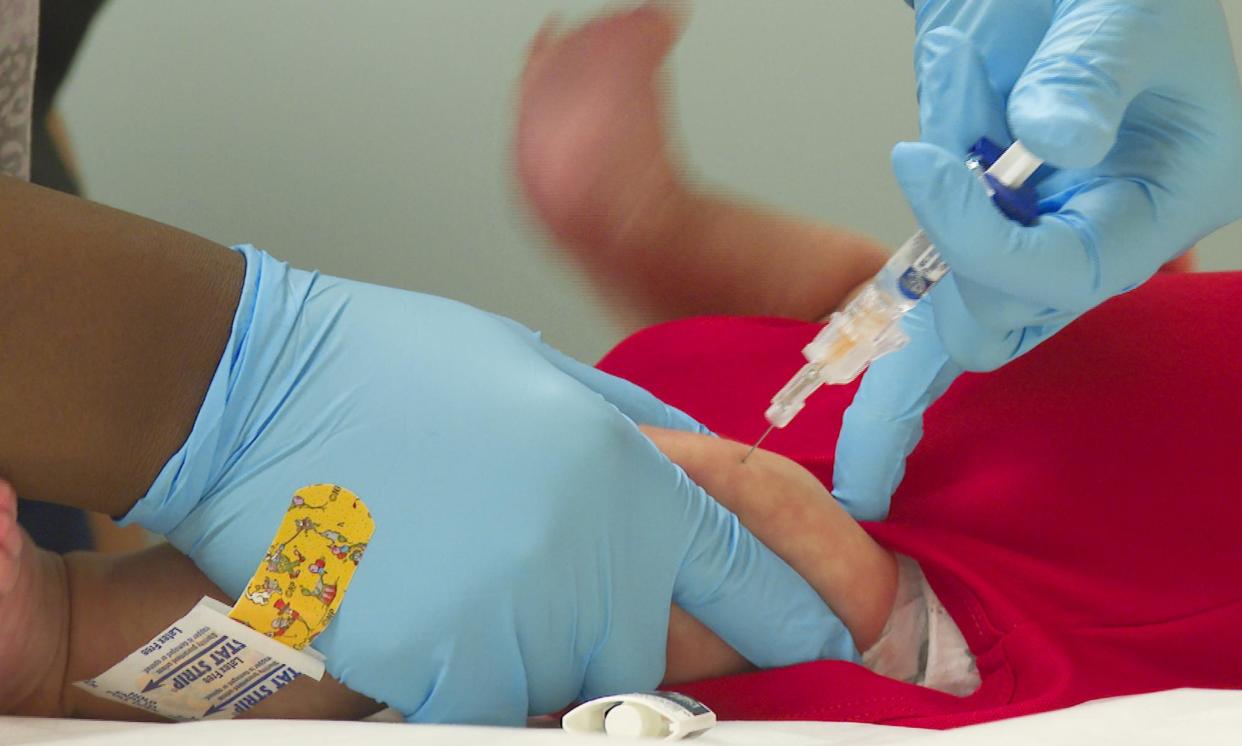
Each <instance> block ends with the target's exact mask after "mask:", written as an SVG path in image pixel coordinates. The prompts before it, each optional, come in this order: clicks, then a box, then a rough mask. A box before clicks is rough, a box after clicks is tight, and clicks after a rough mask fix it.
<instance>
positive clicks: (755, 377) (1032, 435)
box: [600, 273, 1242, 728]
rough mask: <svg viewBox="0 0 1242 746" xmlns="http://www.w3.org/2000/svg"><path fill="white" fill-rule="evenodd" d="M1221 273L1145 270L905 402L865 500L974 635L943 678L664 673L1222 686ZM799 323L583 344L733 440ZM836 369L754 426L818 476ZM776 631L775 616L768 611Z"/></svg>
mask: <svg viewBox="0 0 1242 746" xmlns="http://www.w3.org/2000/svg"><path fill="white" fill-rule="evenodd" d="M1239 299H1242V273H1229V274H1199V275H1164V276H1158V277H1156V278H1155V279H1154V280H1152V281H1151V282H1150V283H1148V284H1147V285H1145V286H1143V287H1142V288H1140V289H1139V290H1136V291H1134V292H1132V293H1129V294H1127V295H1125V296H1122V297H1120V298H1116V299H1114V300H1112V301H1110V302H1109V303H1107V304H1105V305H1104V306H1102V307H1100V308H1098V309H1096V310H1094V311H1092V312H1091V313H1088V314H1087V315H1086V316H1085V317H1084V318H1082V319H1081V320H1080V321H1078V322H1076V323H1075V324H1072V325H1071V326H1070V327H1069V328H1068V329H1066V330H1065V331H1063V332H1062V333H1061V334H1059V335H1058V336H1057V337H1055V338H1054V339H1052V340H1051V341H1049V342H1047V343H1046V344H1044V345H1043V346H1041V347H1039V348H1038V349H1036V350H1035V351H1033V352H1032V353H1031V354H1029V355H1027V356H1026V357H1024V358H1022V359H1020V360H1018V361H1016V362H1014V363H1012V364H1011V365H1009V366H1007V367H1006V368H1004V369H1002V370H1000V371H998V372H995V373H991V374H988V375H966V376H964V377H962V378H961V379H960V380H959V381H958V382H957V383H956V384H955V385H954V386H953V387H952V388H951V389H950V390H949V392H948V394H946V395H945V396H944V398H943V399H942V400H941V401H940V402H939V403H937V404H936V405H935V406H933V407H932V409H931V410H930V411H929V412H928V414H927V419H926V435H925V436H924V438H923V441H922V443H921V444H920V445H919V447H918V448H917V449H916V450H915V452H914V454H913V456H912V457H911V458H910V461H909V467H908V471H907V474H906V478H905V481H904V482H903V483H902V485H901V487H900V489H899V490H898V491H897V494H896V496H895V497H894V500H893V506H892V512H891V515H890V518H889V520H888V521H886V522H884V523H875V524H869V525H867V530H868V531H870V532H871V534H872V535H873V536H875V538H876V539H877V540H879V541H880V542H881V543H883V544H884V545H886V546H888V547H890V548H892V549H894V550H897V551H900V552H903V553H905V554H908V555H910V556H912V557H914V558H916V559H917V560H919V562H920V563H921V564H922V566H923V569H924V571H925V572H926V574H927V577H928V580H929V582H930V583H931V585H932V587H933V588H934V589H935V591H936V592H937V594H939V596H940V598H941V600H942V601H943V602H944V604H945V606H946V607H947V609H948V610H949V612H950V613H951V614H952V615H953V618H954V619H955V620H956V621H957V623H958V625H959V627H960V628H961V630H962V633H963V634H964V635H965V637H966V640H967V642H968V643H969V644H970V648H971V650H972V651H974V653H975V655H976V656H977V657H978V664H979V671H980V674H981V676H982V679H983V684H982V686H981V687H980V689H979V690H978V691H977V692H976V693H975V694H973V695H971V696H969V697H965V698H957V697H953V696H950V695H947V694H942V693H939V692H935V691H931V690H928V689H923V688H920V687H915V686H911V685H907V684H902V683H899V682H897V681H893V680H889V679H885V678H882V677H880V676H877V675H875V674H872V673H871V672H869V671H867V670H865V669H863V668H861V667H859V666H855V665H852V664H848V663H843V662H839V661H819V662H815V663H807V664H804V665H800V666H794V667H791V668H786V669H780V670H770V671H763V672H760V673H755V674H748V675H742V676H733V677H729V678H724V679H718V680H714V681H708V682H703V683H700V684H696V685H693V686H688V687H683V690H684V691H686V692H687V693H688V694H691V695H693V696H696V697H699V698H700V699H702V700H703V701H704V702H706V703H707V704H709V705H710V706H711V707H713V708H714V709H715V710H716V711H717V713H718V714H719V715H720V716H721V717H724V718H733V719H775V720H780V719H798V720H857V721H867V722H874V723H888V724H894V725H909V726H922V727H931V728H947V727H953V726H958V725H965V724H968V723H976V722H981V721H986V720H994V719H998V718H1003V717H1012V716H1015V715H1024V714H1029V713H1034V712H1042V711H1045V710H1051V709H1055V708H1060V707H1066V706H1069V705H1073V704H1076V703H1078V702H1083V701H1085V700H1089V699H1095V698H1099V697H1107V696H1114V695H1122V694H1133V693H1140V692H1147V691H1153V690H1159V689H1168V688H1174V687H1183V686H1195V687H1219V688H1242V488H1239V486H1238V478H1237V470H1238V467H1239V466H1242V434H1240V432H1242V319H1240V318H1238V310H1239V309H1240V308H1242V303H1239ZM814 333H815V326H813V325H811V324H805V323H800V322H790V321H780V320H770V319H769V320H764V319H732V318H706V319H693V320H687V321H679V322H674V323H670V324H665V325H662V326H658V327H654V328H651V329H647V330H645V331H642V332H639V333H638V334H635V335H634V336H633V337H630V338H629V339H628V340H626V341H624V342H623V343H622V344H620V345H619V346H618V347H617V348H616V349H615V350H613V351H612V352H611V353H609V354H608V355H607V356H606V357H605V358H604V360H603V361H601V363H600V367H601V368H603V369H605V370H608V371H610V372H612V373H615V374H618V375H620V376H623V377H625V378H628V379H630V380H633V381H635V382H637V383H639V384H641V385H643V386H645V387H646V388H648V389H649V390H650V391H652V392H653V393H655V394H656V395H657V396H659V397H661V398H662V399H664V400H665V401H667V402H669V403H671V404H674V405H676V406H678V407H680V408H682V409H684V410H685V411H687V412H689V413H690V414H692V415H694V416H696V417H698V418H699V419H700V420H701V421H702V422H703V423H704V424H706V425H708V426H709V427H711V428H712V429H713V430H715V431H716V432H717V433H719V434H721V435H723V436H726V437H730V438H735V439H737V440H741V441H748V442H749V441H753V440H754V439H755V438H756V437H757V436H758V435H759V433H760V432H761V431H762V430H763V428H764V427H765V425H766V423H765V422H764V421H763V419H762V412H763V410H764V408H765V407H766V406H767V403H768V398H769V397H770V396H771V395H772V394H773V393H774V392H775V391H776V390H777V388H779V387H780V385H781V384H783V383H784V382H785V380H786V379H787V378H788V377H789V376H790V375H791V374H792V373H793V371H794V370H795V369H796V368H797V367H798V366H799V364H800V363H801V362H802V361H801V355H800V353H799V350H800V349H801V347H802V345H803V344H804V343H805V342H806V341H807V340H808V339H810V338H811V337H812V336H813V335H814ZM853 394H854V387H853V386H844V387H834V388H831V389H825V390H821V391H820V392H819V393H818V394H816V395H815V396H814V397H812V399H811V402H810V403H809V404H808V406H807V409H806V411H804V412H803V413H802V414H801V415H800V416H799V418H798V419H797V420H796V421H795V422H794V423H793V425H791V426H790V427H788V428H787V429H785V430H778V431H775V432H774V433H773V434H772V435H771V436H770V437H769V438H768V440H767V441H766V442H765V447H768V448H771V449H773V450H775V451H779V452H781V453H784V454H786V455H788V456H790V457H792V458H794V459H796V460H797V461H799V462H800V463H802V464H803V465H804V466H806V467H808V468H809V469H811V470H812V471H813V472H814V473H815V474H816V475H817V476H818V477H819V478H820V479H821V480H822V481H823V482H824V483H825V484H830V483H831V475H832V460H833V448H834V445H835V443H836V438H837V431H838V428H839V427H840V421H841V413H842V411H843V410H844V408H845V407H846V405H847V404H848V403H849V401H850V399H851V397H852V396H853ZM773 634H780V630H773Z"/></svg>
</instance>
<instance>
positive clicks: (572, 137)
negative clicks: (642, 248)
mask: <svg viewBox="0 0 1242 746" xmlns="http://www.w3.org/2000/svg"><path fill="white" fill-rule="evenodd" d="M681 22H682V17H681V14H679V13H678V12H677V11H676V10H675V9H674V8H673V7H672V6H671V5H670V4H669V3H667V2H663V3H647V4H645V5H640V6H638V7H636V8H632V9H629V10H622V11H619V12H617V13H613V14H612V15H608V16H603V17H600V18H596V19H594V20H592V21H590V22H588V23H586V24H584V25H583V26H581V27H579V28H577V29H574V30H572V31H569V32H567V33H564V34H560V33H558V29H557V28H556V24H555V22H554V21H549V22H548V23H547V24H545V25H544V27H543V29H541V30H540V32H539V34H538V36H537V37H536V38H535V40H534V41H533V42H532V44H531V50H530V55H529V57H528V59H527V63H526V69H525V71H524V72H523V73H522V81H521V90H520V97H521V100H520V102H519V106H518V125H517V140H516V147H515V151H516V152H515V157H516V167H517V174H518V179H519V181H520V183H521V186H522V189H523V192H524V193H525V195H526V197H527V199H528V200H529V201H530V203H531V205H532V206H533V208H534V209H535V212H536V213H537V215H538V217H539V218H540V220H542V221H543V223H544V224H545V226H546V227H547V228H548V229H549V230H550V231H551V232H552V233H553V234H554V235H555V236H556V237H557V238H559V239H561V240H562V241H565V242H566V243H569V244H570V245H572V246H575V247H576V248H590V249H595V250H596V251H599V250H601V249H605V248H608V247H617V246H619V245H620V244H623V243H624V244H626V245H634V244H633V242H634V241H642V240H644V238H645V235H644V232H648V233H649V232H650V231H651V230H652V229H653V228H654V226H653V222H654V221H655V220H656V218H657V217H658V215H659V213H660V210H661V204H660V203H661V201H662V200H665V199H667V198H668V197H669V195H670V194H675V193H677V190H678V189H679V186H678V184H679V182H678V175H677V173H676V169H675V166H674V164H673V163H672V159H671V158H670V156H669V153H668V147H667V143H666V140H665V131H664V128H665V118H666V117H665V110H664V108H665V96H664V95H663V90H662V87H661V85H660V80H659V71H660V67H661V64H662V63H663V62H664V58H665V57H667V56H668V53H669V50H670V49H671V48H672V46H673V43H674V42H676V40H677V37H678V36H679V34H680V32H681Z"/></svg>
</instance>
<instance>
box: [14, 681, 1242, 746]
mask: <svg viewBox="0 0 1242 746" xmlns="http://www.w3.org/2000/svg"><path fill="white" fill-rule="evenodd" d="M610 740H611V741H612V742H614V743H635V742H634V741H622V740H620V739H606V738H604V737H601V736H571V735H569V734H567V733H563V732H561V731H559V730H551V729H546V730H545V729H525V730H522V729H507V728H464V727H449V726H428V725H393V724H386V723H333V722H321V721H276V720H249V721H246V720H239V721H225V722H219V721H217V722H209V723H191V724H185V725H150V724H136V723H104V722H94V721H82V720H40V719H33V718H4V717H0V746H19V745H21V746H24V745H25V744H46V745H49V746H50V745H51V744H75V745H78V744H80V745H81V746H148V745H149V746H157V745H159V746H249V745H250V744H255V745H256V746H258V745H261V746H346V745H347V744H367V746H390V745H391V746H396V745H397V744H401V745H403V746H473V745H474V744H492V743H499V744H514V745H515V746H589V745H594V746H602V745H603V744H606V743H608V742H609V741H610ZM649 743H654V742H653V741H652V742H649ZM686 743H687V744H688V746H691V745H692V746H708V745H709V744H712V745H715V744H762V745H763V746H808V745H810V744H832V745H833V746H898V745H900V746H905V745H906V744H912V745H917V746H944V745H945V744H955V745H956V744H967V745H974V744H981V745H982V744H987V745H988V746H993V745H994V744H1004V746H1022V745H1024V744H1032V745H1034V744H1038V745H1039V746H1048V745H1050V744H1076V745H1077V744H1084V745H1090V746H1112V745H1113V744H1116V745H1117V746H1123V745H1124V746H1147V745H1148V744H1150V745H1151V746H1156V745H1159V746H1166V745H1170V744H1173V745H1176V746H1196V745H1197V744H1229V745H1230V746H1237V745H1238V744H1242V692H1224V691H1211V690H1194V689H1177V690H1173V691H1168V692H1158V693H1155V694H1144V695H1139V696H1134V697H1121V698H1116V699H1107V700H1099V701H1096V702H1089V703H1087V704H1083V705H1079V706H1078V707H1073V708H1070V709H1068V710H1061V711H1059V712H1049V713H1044V714H1042V715H1033V716H1030V717H1025V718H1016V719H1013V720H1006V721H1001V722H996V723H986V724H983V725H976V726H971V727H968V728H959V729H957V730H952V731H925V730H913V729H908V728H892V727H887V726H880V725H860V724H855V723H781V722H766V723H759V722H754V723H749V722H729V723H721V724H720V725H718V726H716V727H715V728H713V729H712V730H710V731H708V732H707V733H706V734H705V735H704V736H703V737H701V738H698V739H695V740H693V741H688V742H686Z"/></svg>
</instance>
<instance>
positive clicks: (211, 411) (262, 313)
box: [120, 244, 317, 535]
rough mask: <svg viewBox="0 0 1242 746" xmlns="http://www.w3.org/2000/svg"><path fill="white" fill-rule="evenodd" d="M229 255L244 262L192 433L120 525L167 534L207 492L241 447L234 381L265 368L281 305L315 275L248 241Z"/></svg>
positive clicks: (290, 316)
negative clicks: (228, 325) (235, 254)
mask: <svg viewBox="0 0 1242 746" xmlns="http://www.w3.org/2000/svg"><path fill="white" fill-rule="evenodd" d="M233 250H234V251H237V252H238V253H240V254H241V255H242V256H244V257H245V259H246V275H245V279H244V280H243V282H242V291H241V299H240V301H239V302H238V304H237V311H236V313H235V314H234V316H233V327H232V332H231V333H230V334H229V339H228V342H227V343H226V344H225V346H224V352H223V354H222V355H221V356H220V362H219V363H218V364H217V366H216V372H215V374H214V375H213V376H212V378H211V384H210V385H209V386H208V387H207V394H206V396H205V397H204V398H203V404H202V406H201V407H199V411H198V416H197V417H196V418H195V420H194V428H193V429H192V430H191V431H190V435H189V437H187V438H186V441H185V443H183V444H182V446H181V448H180V449H178V451H177V452H176V453H175V454H173V455H172V457H171V458H169V459H168V461H167V462H166V463H165V464H164V467H163V468H162V469H160V472H159V474H158V476H156V478H155V481H154V482H153V483H152V484H151V486H150V488H148V489H147V493H146V494H145V495H143V497H142V499H140V500H139V501H138V502H137V503H136V504H135V505H134V507H133V508H132V509H131V510H130V511H129V513H127V514H126V515H125V517H124V518H122V519H121V520H120V523H121V525H129V524H131V523H138V524H140V525H142V526H143V527H145V528H146V529H148V530H150V531H154V532H155V533H157V534H161V535H167V534H168V533H170V532H171V531H172V530H173V529H174V528H175V527H176V526H177V525H178V524H179V523H181V521H182V520H184V518H185V517H186V515H188V514H189V512H190V511H191V510H193V509H194V507H195V506H196V505H198V503H199V501H200V500H201V499H202V498H203V496H204V495H206V494H207V493H208V492H210V490H211V489H212V486H213V485H214V484H216V482H217V481H218V480H219V477H220V476H221V474H222V473H223V472H224V471H225V470H226V469H227V468H228V466H229V465H230V464H231V462H232V460H233V458H232V457H233V454H234V452H235V451H236V450H237V449H238V448H239V447H240V446H241V445H242V444H240V443H238V442H237V441H238V438H237V435H238V433H239V432H240V430H241V426H242V421H243V420H244V414H245V412H246V411H248V409H249V404H250V402H244V401H238V399H239V398H241V397H240V396H239V395H238V394H239V392H245V391H247V389H248V388H251V387H245V386H238V382H239V381H240V380H242V379H243V378H244V377H247V376H256V375H259V376H261V375H263V372H264V371H265V370H266V369H268V368H270V367H271V363H272V360H273V359H274V358H275V356H276V355H277V354H278V351H279V348H280V347H281V345H280V344H278V343H275V342H277V341H278V340H280V339H283V338H285V337H286V336H288V332H289V329H290V328H291V327H292V323H293V321H294V320H295V319H296V309H297V308H300V306H301V304H300V303H289V299H290V298H297V297H298V296H301V297H305V292H306V291H307V290H309V287H310V286H311V284H313V282H314V279H315V278H316V277H317V275H315V274H313V273H306V272H299V271H296V270H291V269H290V268H289V266H288V265H287V264H285V263H284V262H281V261H278V260H276V259H273V258H272V257H271V256H269V255H268V254H266V253H264V252H262V251H259V250H258V249H256V248H255V247H253V246H251V245H249V244H245V245H239V246H234V247H233ZM299 290H300V291H301V292H298V291H299ZM291 310H292V311H295V312H294V313H290V311H291ZM258 340H261V341H262V343H261V344H260V343H258Z"/></svg>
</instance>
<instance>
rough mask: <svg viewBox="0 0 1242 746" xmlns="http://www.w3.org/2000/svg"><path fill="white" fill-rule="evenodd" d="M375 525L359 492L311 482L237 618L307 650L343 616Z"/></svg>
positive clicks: (232, 616)
mask: <svg viewBox="0 0 1242 746" xmlns="http://www.w3.org/2000/svg"><path fill="white" fill-rule="evenodd" d="M374 532H375V521H373V520H372V519H371V513H370V511H368V510H367V506H366V505H365V504H364V503H363V502H362V500H360V499H358V496H357V495H355V494H354V493H352V492H350V491H349V490H347V489H345V488H344V487H341V486H340V485H336V484H313V485H310V486H307V487H303V488H302V489H300V490H298V491H297V492H295V493H294V494H293V500H292V501H291V502H290V504H289V509H288V510H286V511H285V516H284V519H283V520H282V521H281V522H280V528H279V529H277V531H276V538H274V539H273V540H272V545H271V547H269V548H268V550H267V553H266V554H265V555H264V556H263V561H262V562H260V563H259V569H258V570H256V571H255V573H254V576H253V577H251V578H250V583H249V584H247V586H246V591H245V593H244V594H243V595H242V597H241V598H240V599H238V600H237V603H236V604H235V605H234V606H233V609H232V611H230V612H229V618H230V619H234V620H236V621H238V622H241V623H242V624H245V625H247V626H248V627H251V628H252V629H254V630H256V631H258V632H261V633H262V634H264V635H266V636H268V637H270V638H272V639H274V640H277V641H279V642H282V643H284V644H286V645H288V646H290V647H292V648H294V649H295V650H301V649H302V648H304V647H306V646H307V645H309V644H310V643H311V642H312V641H313V640H314V639H315V637H317V636H318V635H319V633H321V632H323V631H324V629H326V628H327V626H328V623H329V622H331V621H332V619H333V617H335V616H336V613H337V609H339V608H340V606H341V600H342V599H343V598H344V597H345V590H346V589H347V588H348V587H349V583H350V581H351V580H352V579H353V577H354V571H355V570H357V569H358V562H359V561H360V560H361V559H362V553H363V552H364V551H365V550H366V548H367V543H368V542H369V541H371V534H373V533H374Z"/></svg>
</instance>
